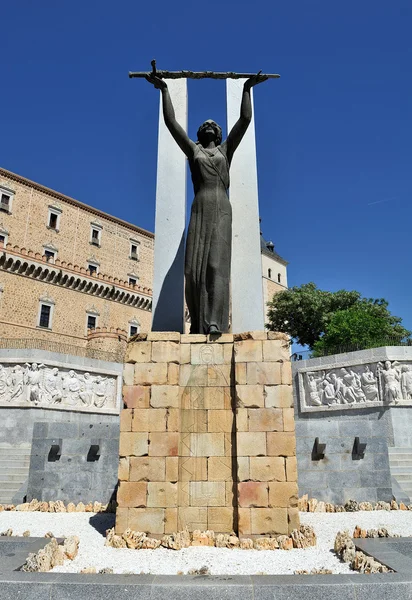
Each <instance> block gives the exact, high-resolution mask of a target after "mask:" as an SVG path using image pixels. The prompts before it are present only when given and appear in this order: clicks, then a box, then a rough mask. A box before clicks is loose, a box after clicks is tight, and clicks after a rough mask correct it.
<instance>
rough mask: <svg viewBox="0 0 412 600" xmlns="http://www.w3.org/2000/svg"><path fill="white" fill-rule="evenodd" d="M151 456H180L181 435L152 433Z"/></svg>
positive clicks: (150, 436)
mask: <svg viewBox="0 0 412 600" xmlns="http://www.w3.org/2000/svg"><path fill="white" fill-rule="evenodd" d="M149 442H150V443H149V456H178V453H179V433H150V434H149Z"/></svg>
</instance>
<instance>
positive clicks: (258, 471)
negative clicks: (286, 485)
mask: <svg viewBox="0 0 412 600" xmlns="http://www.w3.org/2000/svg"><path fill="white" fill-rule="evenodd" d="M250 479H252V480H254V481H286V473H285V459H284V458H283V457H274V456H252V457H250Z"/></svg>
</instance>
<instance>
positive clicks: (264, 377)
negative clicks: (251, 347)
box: [246, 362, 283, 385]
mask: <svg viewBox="0 0 412 600" xmlns="http://www.w3.org/2000/svg"><path fill="white" fill-rule="evenodd" d="M281 367H283V363H278V362H269V363H265V362H251V363H247V365H246V373H247V383H248V384H249V385H256V384H261V385H278V384H279V383H282V381H281Z"/></svg>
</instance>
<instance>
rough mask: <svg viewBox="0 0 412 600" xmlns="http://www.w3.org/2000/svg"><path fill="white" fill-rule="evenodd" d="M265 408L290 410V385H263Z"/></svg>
mask: <svg viewBox="0 0 412 600" xmlns="http://www.w3.org/2000/svg"><path fill="white" fill-rule="evenodd" d="M264 395H265V406H266V408H291V407H292V406H293V391H292V386H290V385H265V391H264Z"/></svg>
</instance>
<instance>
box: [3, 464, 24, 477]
mask: <svg viewBox="0 0 412 600" xmlns="http://www.w3.org/2000/svg"><path fill="white" fill-rule="evenodd" d="M28 474H29V469H27V468H26V467H22V466H21V465H19V466H18V467H2V466H1V465H0V480H1V479H3V477H2V475H21V476H22V477H27V475H28Z"/></svg>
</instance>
